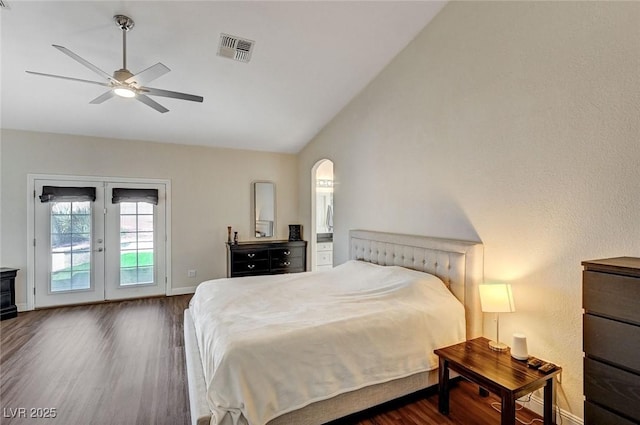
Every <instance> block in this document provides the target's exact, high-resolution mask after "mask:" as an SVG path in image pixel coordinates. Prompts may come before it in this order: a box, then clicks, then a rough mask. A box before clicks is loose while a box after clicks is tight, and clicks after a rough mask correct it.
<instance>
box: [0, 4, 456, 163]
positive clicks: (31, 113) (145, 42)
mask: <svg viewBox="0 0 640 425" xmlns="http://www.w3.org/2000/svg"><path fill="white" fill-rule="evenodd" d="M3 1H4V2H5V3H6V4H7V5H8V6H9V8H8V9H2V10H0V15H1V25H2V29H1V31H2V32H1V36H2V41H1V48H2V50H1V71H2V74H1V84H2V85H1V94H2V110H1V119H2V121H1V124H2V128H8V129H21V130H33V131H42V132H52V133H66V134H78V135H87V136H98V137H108V138H118V139H136V140H149V141H157V142H169V143H184V144H193V145H205V146H219V147H229V148H238V149H252V150H262V151H272V152H292V153H295V152H298V151H299V150H300V149H301V148H302V147H304V145H305V144H306V143H307V142H308V141H309V140H310V139H311V138H313V137H314V136H315V135H316V134H317V132H318V131H319V130H320V129H322V127H323V126H324V125H325V124H326V123H327V122H328V121H329V120H331V119H332V118H333V117H334V116H335V115H336V114H337V113H338V112H339V111H340V110H341V109H342V108H343V107H344V106H345V105H346V104H347V103H348V102H349V101H350V100H351V99H352V98H353V97H354V96H355V95H356V94H357V93H358V92H359V91H360V90H362V89H363V88H364V87H365V86H366V85H367V84H368V83H369V82H370V81H371V80H372V79H373V78H374V77H375V76H376V75H377V74H378V73H379V72H380V71H381V70H382V69H383V68H384V66H385V65H387V64H388V63H389V62H390V61H391V59H392V58H393V57H394V56H395V55H396V54H397V53H398V52H400V51H401V50H402V49H403V48H404V47H405V46H406V45H407V44H408V43H409V42H410V41H411V40H412V39H413V38H414V37H415V36H416V35H417V34H418V33H419V32H420V30H421V29H422V28H424V26H425V25H426V24H427V23H428V22H429V21H430V20H431V19H432V18H433V17H434V16H435V15H436V14H437V13H438V11H439V10H440V9H441V8H442V6H443V5H444V3H443V2H429V1H410V2H402V1H364V2H356V1H283V2H271V1H246V2H245V1H78V2H72V1H24V0H3ZM116 14H124V15H127V16H129V17H131V18H132V19H133V20H134V21H135V27H134V28H133V30H132V31H130V32H129V33H128V34H127V68H128V69H130V70H131V72H133V73H134V74H135V73H137V72H140V71H141V70H143V69H145V68H147V67H149V66H151V65H153V64H155V63H157V62H162V63H163V64H165V65H166V66H168V67H169V68H170V69H171V72H169V73H168V74H166V75H164V76H162V77H160V78H158V79H157V80H155V81H153V82H152V83H150V84H149V86H151V87H155V88H161V89H165V90H171V91H178V92H184V93H190V94H196V95H200V96H204V102H203V103H195V102H189V101H184V100H176V99H170V98H165V97H154V98H153V99H154V100H156V101H158V102H159V103H160V104H162V105H164V106H165V107H167V108H168V109H169V110H170V111H169V112H167V113H165V114H161V113H159V112H157V111H155V110H153V109H152V108H150V107H148V106H146V105H144V104H142V103H141V102H138V101H136V100H132V99H122V98H113V99H111V100H108V101H107V102H105V103H103V104H99V105H90V104H89V101H91V100H92V99H94V98H95V97H97V96H98V95H100V94H102V93H103V92H104V91H105V88H104V87H100V86H96V85H92V84H84V83H79V82H73V81H66V80H61V79H55V78H46V77H40V76H34V75H30V74H27V73H26V72H25V71H26V70H30V71H38V72H43V73H49V74H57V75H64V76H69V77H74V78H81V79H87V80H95V81H100V76H98V75H97V74H95V73H93V72H92V71H90V70H89V69H87V68H85V67H83V66H82V65H80V64H79V63H78V62H75V61H74V60H72V59H71V58H69V57H68V56H66V55H64V54H62V53H61V52H59V51H58V50H56V49H54V48H53V47H51V45H52V44H58V45H62V46H64V47H66V48H68V49H69V50H71V51H73V52H74V53H76V54H78V55H79V56H81V57H82V58H84V59H86V60H87V61H89V62H91V63H92V64H94V65H96V66H97V67H98V68H100V69H102V70H104V71H105V72H107V73H108V74H112V73H113V71H114V70H116V69H119V68H121V66H122V33H121V32H120V30H119V29H118V28H117V27H116V25H115V24H114V22H113V18H112V17H113V15H116ZM223 32H224V33H228V34H231V35H235V36H239V37H243V38H248V39H250V40H254V41H255V46H254V50H253V53H252V59H251V61H250V62H249V63H242V62H236V61H233V60H230V59H226V58H222V57H220V56H217V55H216V51H217V47H218V40H219V37H220V33H223Z"/></svg>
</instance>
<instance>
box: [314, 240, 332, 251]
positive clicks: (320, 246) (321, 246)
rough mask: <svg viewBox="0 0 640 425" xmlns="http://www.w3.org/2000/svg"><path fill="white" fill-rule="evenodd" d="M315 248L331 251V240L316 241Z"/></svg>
mask: <svg viewBox="0 0 640 425" xmlns="http://www.w3.org/2000/svg"><path fill="white" fill-rule="evenodd" d="M316 250H317V251H318V252H320V251H331V250H333V242H318V244H317V245H316Z"/></svg>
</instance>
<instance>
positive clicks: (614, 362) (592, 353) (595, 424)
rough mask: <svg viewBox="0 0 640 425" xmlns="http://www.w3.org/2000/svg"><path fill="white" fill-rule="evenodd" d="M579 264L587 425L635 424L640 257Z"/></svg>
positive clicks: (639, 408)
mask: <svg viewBox="0 0 640 425" xmlns="http://www.w3.org/2000/svg"><path fill="white" fill-rule="evenodd" d="M582 265H583V266H584V271H583V275H582V276H583V277H582V282H583V283H582V305H583V308H584V316H583V349H584V353H585V357H584V394H585V398H586V399H585V424H586V425H605V424H606V425H629V424H638V423H640V356H639V355H638V353H640V258H634V257H618V258H608V259H603V260H594V261H584V262H583V263H582Z"/></svg>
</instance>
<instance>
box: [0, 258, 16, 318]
mask: <svg viewBox="0 0 640 425" xmlns="http://www.w3.org/2000/svg"><path fill="white" fill-rule="evenodd" d="M18 270H19V269H10V268H8V267H2V268H0V320H4V319H11V318H13V317H16V316H18V308H17V307H16V275H17V274H18Z"/></svg>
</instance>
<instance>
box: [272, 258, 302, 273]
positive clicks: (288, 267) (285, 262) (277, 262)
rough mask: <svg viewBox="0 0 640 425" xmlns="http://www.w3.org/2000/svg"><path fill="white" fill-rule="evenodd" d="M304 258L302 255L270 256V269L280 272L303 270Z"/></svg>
mask: <svg viewBox="0 0 640 425" xmlns="http://www.w3.org/2000/svg"><path fill="white" fill-rule="evenodd" d="M304 265H305V264H304V260H303V258H302V257H287V258H272V259H271V271H272V272H277V273H282V272H288V273H291V272H298V271H304Z"/></svg>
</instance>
